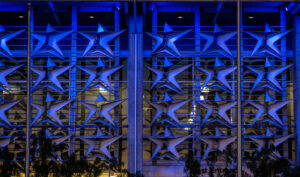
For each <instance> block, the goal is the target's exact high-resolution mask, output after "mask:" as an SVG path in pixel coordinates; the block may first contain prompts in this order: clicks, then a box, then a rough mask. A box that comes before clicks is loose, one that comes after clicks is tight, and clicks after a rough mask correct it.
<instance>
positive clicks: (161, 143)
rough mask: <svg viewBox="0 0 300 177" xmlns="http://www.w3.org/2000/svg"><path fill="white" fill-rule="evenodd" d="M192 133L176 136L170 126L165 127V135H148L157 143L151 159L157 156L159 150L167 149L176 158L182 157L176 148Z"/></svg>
mask: <svg viewBox="0 0 300 177" xmlns="http://www.w3.org/2000/svg"><path fill="white" fill-rule="evenodd" d="M191 136H192V135H184V136H174V135H173V134H172V132H171V130H169V129H168V128H165V132H164V135H158V136H152V137H148V139H149V140H150V141H152V142H153V143H155V144H156V148H155V150H154V152H153V154H152V157H151V160H153V159H154V158H157V157H158V156H157V155H158V153H159V151H161V150H167V151H168V152H170V153H171V154H172V155H173V156H175V157H176V158H180V155H179V153H178V151H177V149H176V146H177V145H179V144H180V143H182V142H183V141H185V140H186V139H188V138H190V137H191Z"/></svg>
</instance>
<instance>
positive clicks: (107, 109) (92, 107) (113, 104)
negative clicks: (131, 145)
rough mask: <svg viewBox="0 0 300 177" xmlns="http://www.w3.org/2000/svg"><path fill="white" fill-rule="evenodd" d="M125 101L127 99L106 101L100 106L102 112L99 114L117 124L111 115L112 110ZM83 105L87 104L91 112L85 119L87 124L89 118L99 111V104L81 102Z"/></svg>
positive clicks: (112, 123)
mask: <svg viewBox="0 0 300 177" xmlns="http://www.w3.org/2000/svg"><path fill="white" fill-rule="evenodd" d="M124 101H126V99H123V100H120V101H114V102H111V103H106V104H103V105H101V108H100V112H99V114H100V115H101V116H102V117H104V118H105V119H106V120H107V121H108V122H109V123H110V124H111V125H113V126H114V125H115V123H114V122H113V120H112V118H111V116H110V113H109V112H110V111H111V110H112V109H113V108H115V107H116V106H118V105H119V104H121V103H123V102H124ZM81 104H82V105H83V106H85V107H86V108H87V109H89V110H90V111H89V114H88V116H87V118H86V119H85V122H84V124H86V123H87V122H89V120H90V119H91V118H92V117H93V115H94V114H95V113H96V112H97V105H94V104H90V103H81Z"/></svg>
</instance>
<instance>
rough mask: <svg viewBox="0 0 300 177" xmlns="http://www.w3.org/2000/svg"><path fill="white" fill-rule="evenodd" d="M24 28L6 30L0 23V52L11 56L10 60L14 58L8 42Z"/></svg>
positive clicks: (8, 56)
mask: <svg viewBox="0 0 300 177" xmlns="http://www.w3.org/2000/svg"><path fill="white" fill-rule="evenodd" d="M23 31H25V30H24V29H23V30H19V31H16V32H12V33H9V32H6V31H5V29H4V28H3V27H2V26H1V25H0V54H1V55H3V56H5V57H7V58H9V59H10V60H14V59H13V54H12V53H11V51H10V49H9V48H8V46H7V42H8V41H9V40H11V39H12V38H14V37H16V36H17V35H19V34H21V33H22V32H23Z"/></svg>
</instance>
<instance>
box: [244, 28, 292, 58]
mask: <svg viewBox="0 0 300 177" xmlns="http://www.w3.org/2000/svg"><path fill="white" fill-rule="evenodd" d="M291 31H292V30H288V31H283V32H274V31H273V29H272V28H271V27H270V25H269V24H268V23H266V25H265V32H264V34H255V33H252V32H247V33H248V34H249V35H250V36H252V37H253V38H255V39H256V40H257V43H256V45H255V47H254V49H253V51H252V54H251V55H252V56H253V55H255V54H257V53H265V54H269V55H271V56H273V57H277V58H280V59H281V53H280V51H279V49H278V48H277V46H276V42H277V41H279V40H281V39H282V38H283V37H285V36H286V35H287V34H288V33H289V32H291Z"/></svg>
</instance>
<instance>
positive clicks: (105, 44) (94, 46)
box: [79, 24, 125, 58]
mask: <svg viewBox="0 0 300 177" xmlns="http://www.w3.org/2000/svg"><path fill="white" fill-rule="evenodd" d="M124 31H125V30H121V31H117V32H113V33H104V32H105V31H104V29H103V27H102V26H101V24H98V30H97V35H90V34H85V33H81V32H79V34H81V35H82V36H84V37H85V38H87V39H88V40H89V43H88V45H87V47H86V49H85V51H84V53H83V55H82V56H83V57H84V56H87V55H89V54H95V53H100V54H102V55H103V56H106V57H108V58H113V57H114V54H113V52H112V50H111V48H110V46H109V42H110V41H111V40H113V39H115V38H117V37H118V36H120V35H121V34H122V33H123V32H124Z"/></svg>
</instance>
